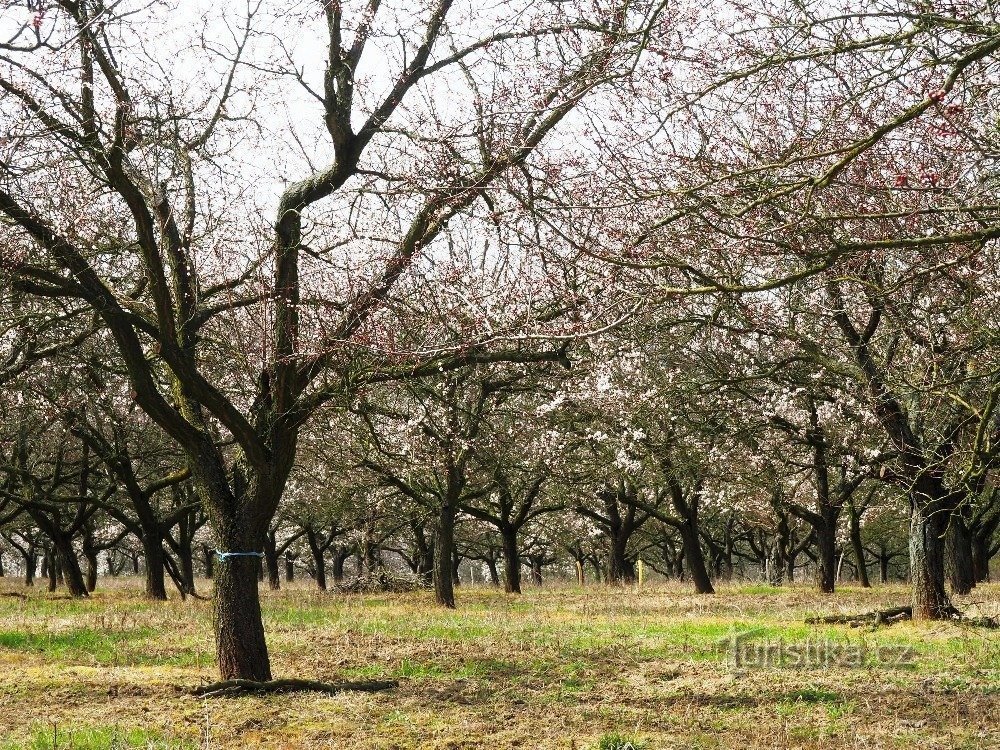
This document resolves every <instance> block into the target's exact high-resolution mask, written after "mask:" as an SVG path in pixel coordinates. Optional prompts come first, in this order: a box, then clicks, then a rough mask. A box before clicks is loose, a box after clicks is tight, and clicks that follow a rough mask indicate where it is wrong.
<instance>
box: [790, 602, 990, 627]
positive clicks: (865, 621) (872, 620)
mask: <svg viewBox="0 0 1000 750" xmlns="http://www.w3.org/2000/svg"><path fill="white" fill-rule="evenodd" d="M945 615H946V616H945V617H943V618H941V619H942V620H946V621H947V620H950V621H952V622H957V623H960V624H962V625H968V626H970V627H973V628H986V629H988V630H998V629H1000V622H998V621H997V620H996V619H994V618H992V617H966V616H965V615H964V614H962V613H961V612H960V611H959V610H957V609H955V608H954V607H949V608H948V610H947V611H946V612H945ZM912 618H913V607H892V608H891V609H880V610H875V611H874V612H866V613H864V614H859V615H827V616H825V617H807V618H806V624H808V625H849V626H850V627H852V628H860V627H862V626H863V625H869V626H871V627H872V628H877V627H878V626H879V625H892V624H893V623H897V622H902V621H903V620H910V619H912Z"/></svg>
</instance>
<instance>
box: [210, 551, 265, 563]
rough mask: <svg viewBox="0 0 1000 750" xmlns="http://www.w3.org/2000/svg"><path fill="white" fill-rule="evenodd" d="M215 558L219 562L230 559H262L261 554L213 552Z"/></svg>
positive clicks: (262, 554)
mask: <svg viewBox="0 0 1000 750" xmlns="http://www.w3.org/2000/svg"><path fill="white" fill-rule="evenodd" d="M215 556H216V557H218V558H219V560H220V561H222V562H225V561H226V560H228V559H229V558H230V557H263V556H264V553H263V552H220V551H219V550H215Z"/></svg>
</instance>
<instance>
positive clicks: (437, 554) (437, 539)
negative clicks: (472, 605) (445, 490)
mask: <svg viewBox="0 0 1000 750" xmlns="http://www.w3.org/2000/svg"><path fill="white" fill-rule="evenodd" d="M454 549H455V507H454V506H453V505H451V504H450V503H447V502H443V503H442V504H441V506H440V507H439V508H438V524H437V530H436V533H435V535H434V599H435V600H436V601H437V603H438V604H440V605H442V606H445V607H451V608H454V606H455V585H454V569H453V566H452V563H453V559H452V558H453V555H454Z"/></svg>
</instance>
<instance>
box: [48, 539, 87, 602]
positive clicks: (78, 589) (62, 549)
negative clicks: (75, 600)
mask: <svg viewBox="0 0 1000 750" xmlns="http://www.w3.org/2000/svg"><path fill="white" fill-rule="evenodd" d="M53 543H54V544H55V548H56V555H57V556H58V559H59V563H60V566H59V567H61V568H62V574H63V580H64V581H65V583H66V589H67V590H68V591H69V595H70V596H72V597H84V596H87V583H86V581H84V579H83V571H82V570H81V569H80V561H79V559H78V558H77V556H76V550H74V549H73V540H72V539H71V538H70V537H69V536H68V535H65V536H63V535H59V536H58V537H57V538H56V539H54V540H53Z"/></svg>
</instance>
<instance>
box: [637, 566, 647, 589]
mask: <svg viewBox="0 0 1000 750" xmlns="http://www.w3.org/2000/svg"><path fill="white" fill-rule="evenodd" d="M645 580H646V566H645V565H643V564H642V558H639V591H642V583H643V581H645Z"/></svg>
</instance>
